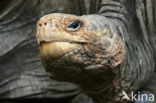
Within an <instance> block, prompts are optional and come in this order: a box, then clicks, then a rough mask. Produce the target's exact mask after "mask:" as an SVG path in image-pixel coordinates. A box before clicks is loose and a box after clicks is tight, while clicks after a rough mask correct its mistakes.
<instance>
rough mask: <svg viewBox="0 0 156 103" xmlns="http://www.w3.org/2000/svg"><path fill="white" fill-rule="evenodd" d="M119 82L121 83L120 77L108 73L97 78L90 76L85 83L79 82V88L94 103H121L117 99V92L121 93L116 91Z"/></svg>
mask: <svg viewBox="0 0 156 103" xmlns="http://www.w3.org/2000/svg"><path fill="white" fill-rule="evenodd" d="M119 81H121V78H120V77H118V76H116V75H115V74H114V73H111V72H108V73H106V74H103V75H101V76H98V78H97V76H92V78H90V79H87V82H86V81H85V82H81V84H80V85H79V87H80V88H81V90H82V91H83V92H84V93H85V94H87V95H88V96H89V97H91V98H92V99H93V101H94V102H95V103H109V102H110V103H113V102H117V101H119V102H121V101H120V99H121V98H119V97H118V95H119V94H118V93H120V92H119V91H122V90H119V89H118V87H119V84H120V83H119ZM112 98H113V99H112ZM117 103H118V102H117Z"/></svg>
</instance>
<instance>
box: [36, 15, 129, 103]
mask: <svg viewBox="0 0 156 103" xmlns="http://www.w3.org/2000/svg"><path fill="white" fill-rule="evenodd" d="M74 20H79V21H80V22H81V26H80V28H79V29H78V30H75V31H71V30H68V29H67V27H68V26H69V25H70V24H71V22H72V21H74ZM108 23H109V24H108ZM36 37H37V40H38V44H39V49H40V54H41V58H42V61H43V65H44V67H45V69H46V71H47V73H48V75H49V76H50V77H52V78H53V79H56V80H59V81H68V82H72V83H75V84H77V86H78V87H79V88H80V89H81V90H82V91H83V92H84V93H86V94H87V95H89V96H90V97H92V99H93V100H94V101H95V102H96V103H117V102H121V101H120V99H121V97H122V91H123V90H124V91H126V92H128V89H127V88H128V87H129V86H130V83H129V82H127V81H126V80H124V78H123V77H122V75H121V71H120V69H121V68H124V67H125V66H124V65H125V64H126V50H125V44H124V41H123V40H122V39H121V37H120V36H119V34H118V32H117V30H116V27H115V25H114V23H113V21H111V20H108V19H107V18H105V17H102V16H98V15H88V16H74V15H68V14H49V15H46V16H43V17H42V18H41V19H40V20H39V21H38V24H37V33H36ZM121 83H122V84H123V83H124V84H126V87H122V85H121ZM123 102H126V101H123Z"/></svg>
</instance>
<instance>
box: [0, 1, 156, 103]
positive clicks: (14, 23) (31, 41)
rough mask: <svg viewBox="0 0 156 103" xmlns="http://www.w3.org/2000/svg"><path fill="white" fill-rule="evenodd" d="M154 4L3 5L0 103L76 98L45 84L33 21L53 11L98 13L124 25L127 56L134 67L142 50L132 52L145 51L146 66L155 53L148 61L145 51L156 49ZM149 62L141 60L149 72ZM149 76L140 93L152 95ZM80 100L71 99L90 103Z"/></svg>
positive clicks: (62, 85) (69, 90)
mask: <svg viewBox="0 0 156 103" xmlns="http://www.w3.org/2000/svg"><path fill="white" fill-rule="evenodd" d="M155 4H156V3H155V1H154V0H136V1H134V0H120V1H119V0H110V1H109V0H33V1H32V0H1V1H0V5H1V6H0V72H1V75H0V103H4V102H5V103H19V102H20V103H21V102H22V103H24V102H25V103H30V102H33V103H34V102H35V103H36V102H37V103H43V102H45V103H47V102H50V103H51V102H52V103H53V102H54V103H58V102H61V103H62V102H63V103H65V102H67V103H69V102H70V101H71V100H72V99H73V98H74V97H75V96H76V95H78V94H79V93H80V90H79V89H77V88H76V86H75V85H73V84H71V83H67V82H57V81H55V80H52V79H49V77H48V76H47V75H46V73H45V71H44V70H43V66H42V64H41V60H40V56H39V52H38V49H37V48H38V47H37V41H36V39H35V30H36V28H35V27H36V22H37V20H38V19H39V18H40V17H41V16H43V15H45V14H48V13H54V12H60V13H69V14H75V15H83V14H97V13H99V14H101V15H104V16H105V17H107V18H110V19H112V20H117V24H121V25H122V26H121V27H122V29H121V30H126V31H123V32H124V33H125V32H127V33H130V34H127V33H126V35H128V37H127V39H128V38H130V39H129V42H127V44H128V45H129V43H130V48H133V49H130V50H127V49H126V51H129V52H132V53H131V54H130V55H129V57H131V59H134V60H135V59H136V64H134V62H133V63H132V65H136V66H139V65H138V62H139V61H138V56H135V55H137V52H140V51H137V50H134V48H135V47H139V46H140V49H141V51H143V50H145V49H144V48H147V49H146V50H147V51H144V53H141V54H143V55H144V56H142V57H143V58H144V57H145V58H147V61H149V58H150V57H149V56H150V55H152V56H153V53H148V56H147V52H149V51H150V52H153V51H155V50H156V47H155V45H154V43H155V39H156V36H154V34H155V29H154V27H155V22H154V20H155ZM100 7H101V8H103V9H100ZM93 20H94V19H93ZM112 20H111V21H112ZM118 22H121V23H118ZM123 23H124V24H123ZM108 24H109V23H108ZM106 26H107V25H106ZM108 26H109V25H108ZM121 34H122V33H121ZM120 38H121V37H120ZM124 38H125V37H124ZM121 40H122V38H121ZM140 41H141V42H140ZM132 43H134V45H133V46H131V44H132ZM149 44H150V45H149ZM140 49H139V50H140ZM142 49H143V50H142ZM131 50H132V51H131ZM134 52H136V53H134ZM139 57H140V56H139ZM131 59H128V60H131ZM152 60H153V59H151V62H150V63H151V64H146V63H144V61H143V62H142V63H144V65H145V66H148V67H149V69H150V68H152V63H154V60H153V61H152ZM140 62H141V61H140ZM144 68H145V67H144ZM131 69H133V68H130V72H131V74H134V75H135V74H136V72H137V73H138V71H133V72H132V70H131ZM141 69H143V67H141ZM144 72H145V71H143V72H142V70H140V71H139V73H140V74H141V75H137V77H138V78H139V77H143V76H144V75H145V74H144ZM126 73H128V72H126ZM147 74H148V76H151V79H148V77H147V76H146V79H148V82H145V81H144V85H143V84H142V86H141V87H139V89H140V91H141V93H142V92H144V91H145V92H148V93H151V92H153V93H155V86H154V85H155V81H154V80H155V79H154V78H155V77H154V76H155V75H152V73H150V72H148V73H147ZM125 75H128V74H125ZM134 78H135V76H134ZM134 78H133V80H134ZM142 79H144V78H142ZM138 80H140V79H138ZM141 81H142V80H141ZM86 82H87V81H86ZM137 83H138V82H137ZM91 84H92V83H91ZM139 84H140V83H139ZM145 84H146V85H145ZM89 85H90V84H89ZM136 85H137V84H136ZM138 86H139V85H138ZM85 90H86V89H85ZM143 90H144V91H143ZM106 95H108V94H106ZM79 97H80V98H79ZM79 97H78V99H77V100H74V103H82V102H85V103H86V102H88V103H91V101H90V100H88V99H87V100H88V101H85V100H84V99H83V97H86V96H84V95H82V96H79Z"/></svg>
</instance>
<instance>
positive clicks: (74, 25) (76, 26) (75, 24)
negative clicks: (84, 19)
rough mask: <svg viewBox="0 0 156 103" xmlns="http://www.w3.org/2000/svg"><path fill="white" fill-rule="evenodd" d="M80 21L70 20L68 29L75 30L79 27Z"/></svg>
mask: <svg viewBox="0 0 156 103" xmlns="http://www.w3.org/2000/svg"><path fill="white" fill-rule="evenodd" d="M80 26H81V22H80V21H78V20H75V21H72V22H71V24H70V25H69V26H68V28H67V29H68V30H69V31H76V30H78V29H79V28H80Z"/></svg>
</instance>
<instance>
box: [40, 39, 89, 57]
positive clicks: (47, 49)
mask: <svg viewBox="0 0 156 103" xmlns="http://www.w3.org/2000/svg"><path fill="white" fill-rule="evenodd" d="M85 44H86V43H83V42H67V41H50V42H46V41H42V42H40V45H39V49H40V54H41V56H42V57H44V58H46V59H50V58H51V59H58V58H61V57H62V56H64V55H65V54H68V53H71V52H72V51H76V50H78V49H80V48H82V47H83V46H84V45H85Z"/></svg>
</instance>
